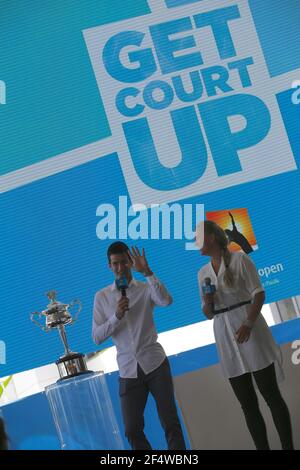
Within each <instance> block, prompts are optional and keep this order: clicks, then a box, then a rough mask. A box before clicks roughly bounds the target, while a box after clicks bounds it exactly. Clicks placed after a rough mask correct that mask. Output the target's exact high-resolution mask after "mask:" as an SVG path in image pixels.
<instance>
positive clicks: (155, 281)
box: [146, 274, 160, 285]
mask: <svg viewBox="0 0 300 470" xmlns="http://www.w3.org/2000/svg"><path fill="white" fill-rule="evenodd" d="M146 279H147V282H148V283H149V284H152V285H154V284H159V283H160V282H159V280H158V279H157V277H155V275H154V274H151V276H146Z"/></svg>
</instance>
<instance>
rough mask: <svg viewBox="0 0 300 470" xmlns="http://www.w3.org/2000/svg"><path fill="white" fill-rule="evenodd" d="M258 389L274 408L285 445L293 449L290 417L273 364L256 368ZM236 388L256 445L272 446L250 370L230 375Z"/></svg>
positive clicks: (275, 421) (274, 415) (276, 422)
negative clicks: (235, 375) (245, 372)
mask: <svg viewBox="0 0 300 470" xmlns="http://www.w3.org/2000/svg"><path fill="white" fill-rule="evenodd" d="M253 376H254V378H255V381H256V383H257V386H258V389H259V391H260V393H261V394H262V396H263V397H264V399H265V401H266V403H267V405H268V407H269V408H270V410H271V413H272V417H273V421H274V424H275V426H276V429H277V431H278V434H279V437H280V441H281V445H282V448H283V449H286V450H287V449H293V438H292V428H291V420H290V415H289V411H288V408H287V406H286V404H285V401H284V400H283V398H282V396H281V394H280V390H279V388H278V384H277V379H276V374H275V367H274V364H271V365H270V366H268V367H266V368H265V369H262V370H258V371H256V372H253ZM229 381H230V384H231V386H232V388H233V391H234V393H235V395H236V397H237V399H238V400H239V402H240V404H241V406H242V409H243V412H244V415H245V419H246V423H247V426H248V429H249V431H250V434H251V436H252V439H253V441H254V444H255V446H256V449H258V450H268V449H270V447H269V443H268V438H267V432H266V425H265V422H264V419H263V417H262V415H261V412H260V410H259V405H258V399H257V395H256V392H255V389H254V385H253V382H252V377H251V373H247V374H243V375H240V376H239V377H233V378H231V379H229Z"/></svg>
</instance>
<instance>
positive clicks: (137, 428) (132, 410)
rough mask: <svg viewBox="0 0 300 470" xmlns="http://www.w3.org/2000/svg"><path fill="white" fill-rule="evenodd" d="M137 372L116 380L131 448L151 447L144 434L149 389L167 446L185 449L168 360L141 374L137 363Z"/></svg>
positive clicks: (126, 433)
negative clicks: (131, 376) (132, 375)
mask: <svg viewBox="0 0 300 470" xmlns="http://www.w3.org/2000/svg"><path fill="white" fill-rule="evenodd" d="M137 372H138V377H137V378H136V379H124V378H122V377H120V379H119V381H120V399H121V408H122V414H123V421H124V426H125V435H126V437H127V439H128V441H129V443H130V445H131V447H132V449H134V450H138V449H143V450H145V449H151V445H150V443H149V441H148V440H147V438H146V436H145V434H144V410H145V406H146V402H147V398H148V395H149V392H150V393H151V394H152V395H153V397H154V400H155V402H156V407H157V411H158V415H159V419H160V422H161V425H162V427H163V429H164V431H165V436H166V440H167V443H168V449H176V450H183V449H185V443H184V438H183V434H182V429H181V425H180V421H179V418H178V415H177V409H176V404H175V398H174V389H173V381H172V376H171V371H170V365H169V361H168V359H167V358H166V359H165V360H164V362H163V363H162V364H161V365H160V366H159V367H158V368H157V369H155V370H154V371H152V372H150V374H144V372H143V371H142V369H141V368H140V366H139V365H138V370H137Z"/></svg>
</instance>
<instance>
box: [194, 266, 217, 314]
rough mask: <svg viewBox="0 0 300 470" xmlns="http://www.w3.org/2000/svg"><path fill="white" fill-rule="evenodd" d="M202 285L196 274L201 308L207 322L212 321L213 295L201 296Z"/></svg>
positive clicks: (199, 277) (199, 276)
mask: <svg viewBox="0 0 300 470" xmlns="http://www.w3.org/2000/svg"><path fill="white" fill-rule="evenodd" d="M202 284H203V279H202V277H201V275H200V273H198V285H199V293H200V298H201V308H202V311H203V313H204V315H205V316H206V318H207V319H208V320H212V319H213V317H214V314H213V308H212V307H213V301H214V295H213V294H203V291H202Z"/></svg>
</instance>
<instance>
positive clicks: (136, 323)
mask: <svg viewBox="0 0 300 470" xmlns="http://www.w3.org/2000/svg"><path fill="white" fill-rule="evenodd" d="M146 279H147V282H146V283H144V282H139V281H137V280H135V279H132V281H131V282H130V284H129V286H128V288H127V289H126V296H127V297H128V299H129V311H127V312H125V315H124V316H123V318H121V320H119V319H118V318H117V316H116V311H117V303H118V301H119V299H120V297H121V292H120V291H119V290H118V289H117V287H116V284H115V282H114V283H113V284H112V285H110V286H107V287H105V288H104V289H102V290H100V291H98V292H97V293H96V295H95V299H94V315H93V331H92V336H93V340H94V341H95V343H96V344H100V343H102V342H103V341H105V340H106V338H108V337H109V336H111V337H112V339H113V342H114V344H115V345H116V348H117V361H118V366H119V371H120V376H121V377H123V378H136V377H137V364H139V365H140V367H141V368H142V370H143V372H144V373H145V374H149V373H150V372H152V371H153V370H154V369H156V368H157V367H159V366H160V364H161V363H162V362H163V361H164V359H165V357H166V354H165V351H164V349H163V347H162V346H161V345H160V344H159V343H158V342H157V332H156V329H155V325H154V320H153V309H154V307H155V305H159V306H167V305H170V304H171V303H172V297H171V296H170V294H169V293H168V291H167V289H166V288H165V286H164V285H163V284H162V283H161V282H160V281H159V280H158V279H157V278H156V277H155V276H154V275H152V276H148V277H146Z"/></svg>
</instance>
